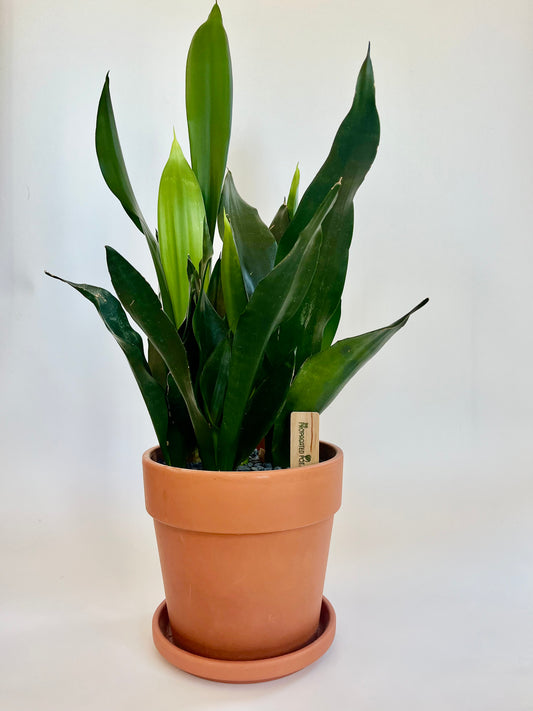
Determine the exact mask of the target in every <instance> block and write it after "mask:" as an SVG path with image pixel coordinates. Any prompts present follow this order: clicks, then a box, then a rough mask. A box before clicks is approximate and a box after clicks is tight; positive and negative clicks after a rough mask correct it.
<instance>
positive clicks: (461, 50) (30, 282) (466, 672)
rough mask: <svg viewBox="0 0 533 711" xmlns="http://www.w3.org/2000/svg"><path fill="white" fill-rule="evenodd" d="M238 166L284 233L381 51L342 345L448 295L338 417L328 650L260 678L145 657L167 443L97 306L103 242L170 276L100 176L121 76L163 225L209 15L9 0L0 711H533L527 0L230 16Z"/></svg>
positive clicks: (416, 321)
mask: <svg viewBox="0 0 533 711" xmlns="http://www.w3.org/2000/svg"><path fill="white" fill-rule="evenodd" d="M221 7H222V12H223V16H224V22H225V26H226V28H227V31H228V35H229V39H230V46H231V51H232V59H233V69H234V123H233V136H232V144H231V147H230V156H229V167H230V168H231V170H232V172H233V174H234V178H235V181H236V184H237V187H238V189H239V190H240V191H241V193H242V194H243V196H244V197H245V198H246V199H247V200H248V201H249V202H251V203H252V204H254V205H256V206H257V207H258V209H259V211H260V214H261V215H262V216H263V218H264V220H265V221H268V220H269V219H270V218H271V217H272V216H273V214H274V213H275V211H276V209H277V207H278V206H279V203H280V202H281V199H282V197H283V195H284V194H286V193H287V191H288V185H289V182H290V179H291V176H292V172H293V170H294V166H295V165H296V163H297V161H299V162H300V168H301V172H302V184H303V185H304V186H306V185H307V184H308V183H309V181H310V180H311V179H312V177H313V176H314V174H315V172H316V171H317V170H318V168H319V167H320V165H321V163H322V161H323V159H324V158H325V156H326V154H327V152H328V150H329V146H330V143H331V140H332V138H333V135H334V133H335V130H336V128H337V126H338V124H339V123H340V121H341V119H342V118H343V116H344V114H345V113H346V111H347V109H348V107H349V105H350V103H351V99H352V94H353V87H354V85H355V77H356V74H357V71H358V69H359V66H360V64H361V62H362V60H363V58H364V56H365V53H366V46H367V42H368V41H369V40H371V42H372V58H373V63H374V70H375V75H376V85H377V100H378V108H379V111H380V115H381V123H382V141H381V145H380V149H379V152H378V157H377V159H376V162H375V164H374V166H373V168H372V170H371V172H370V174H369V176H368V178H367V180H366V181H365V183H364V184H363V186H362V188H361V190H360V192H359V193H358V195H357V197H356V234H355V239H354V243H353V246H352V251H351V261H350V267H349V272H348V281H347V286H346V289H345V297H344V313H343V320H342V325H341V329H340V335H341V336H343V337H344V336H348V335H353V334H355V333H360V332H364V331H366V330H370V329H373V328H377V327H379V326H383V325H386V324H388V323H390V322H392V321H393V320H395V319H396V318H398V317H399V316H400V315H402V314H403V313H405V312H406V311H407V310H408V309H410V308H411V307H412V306H414V305H415V304H416V303H418V301H420V300H421V299H422V298H424V297H425V296H429V297H430V298H431V301H430V303H429V305H428V306H427V307H425V308H424V309H423V310H422V311H421V312H419V313H417V314H416V315H415V316H414V317H413V318H412V320H411V321H410V322H409V324H408V325H407V326H406V328H405V329H403V330H402V331H401V332H400V333H399V334H398V335H396V336H395V337H394V339H393V340H392V341H391V342H390V343H389V344H387V346H385V348H384V350H383V351H382V352H381V353H379V354H378V355H377V356H376V358H375V360H373V361H372V363H371V364H369V365H368V366H367V367H366V368H365V369H364V370H363V371H362V372H361V373H359V374H358V375H357V376H356V378H355V379H354V380H353V381H352V382H351V383H350V384H349V385H348V387H347V388H346V389H345V391H344V392H343V393H342V394H341V396H340V397H339V398H338V400H337V401H336V402H335V403H334V404H333V405H332V406H331V408H330V410H328V411H327V413H326V414H325V415H324V416H323V417H322V438H323V439H327V440H332V441H334V442H336V443H337V444H339V445H340V446H341V447H342V448H343V449H344V451H345V455H346V464H345V489H344V502H343V507H342V509H341V511H340V512H339V513H338V515H337V517H336V523H335V530H334V538H333V541H332V549H331V555H330V565H329V572H328V577H327V580H326V589H325V592H326V594H327V595H328V597H329V598H330V599H331V601H332V602H333V604H334V606H335V608H336V611H337V616H338V632H337V638H336V640H335V642H334V645H333V647H332V648H331V650H330V651H329V652H328V653H327V655H326V656H325V657H324V658H323V659H322V660H320V661H319V662H317V663H316V664H315V665H313V666H312V667H310V668H309V669H307V670H305V671H303V672H301V673H299V674H296V675H294V676H292V677H289V678H286V679H284V680H279V681H275V682H270V683H267V684H262V685H255V686H245V687H235V686H226V685H221V684H216V683H210V682H207V681H203V680H199V679H196V678H194V677H191V676H188V675H186V674H184V673H181V672H179V671H177V670H175V669H174V668H172V667H170V666H169V665H168V664H167V663H166V662H165V661H163V660H162V659H161V658H160V657H159V655H158V654H157V652H156V651H155V649H154V648H153V645H152V642H151V637H150V619H151V614H152V611H153V610H154V609H155V607H156V606H157V604H158V603H159V602H160V600H161V599H162V597H163V592H162V584H161V582H160V573H159V564H158V560H157V553H156V547H155V539H154V536H153V532H152V524H151V520H150V519H149V517H148V515H147V514H146V512H145V511H144V502H143V492H142V478H141V469H140V456H141V453H142V451H143V450H144V449H146V448H147V447H148V446H150V445H152V444H153V443H154V440H155V437H154V435H153V434H152V431H151V427H150V424H149V421H148V416H147V415H146V413H145V411H144V405H143V403H142V400H141V398H140V396H139V394H138V392H137V390H136V385H135V383H134V381H133V379H132V377H131V374H130V372H129V369H128V366H127V363H126V361H125V359H124V357H123V355H122V353H121V352H120V350H119V349H118V348H117V346H116V344H115V343H114V342H113V340H112V339H111V337H110V336H109V334H108V333H107V332H106V331H105V329H104V327H103V325H102V324H101V323H100V321H99V319H98V316H97V314H96V312H95V311H94V309H93V307H92V306H91V305H90V304H89V303H88V302H86V301H84V300H83V299H82V297H81V296H79V295H78V294H76V293H75V292H74V291H72V290H70V289H69V288H68V287H67V286H65V285H62V284H60V283H58V282H54V281H51V280H49V279H48V278H46V277H44V275H43V270H44V269H45V268H46V269H48V270H50V271H52V272H54V273H57V274H60V275H62V276H64V277H66V278H69V279H71V280H74V281H86V282H89V283H93V284H99V285H103V286H108V285H109V280H108V277H107V275H106V272H105V258H104V249H103V248H104V245H105V244H111V245H113V246H114V247H115V248H117V249H118V250H119V251H120V252H122V253H123V254H124V255H125V256H126V257H127V258H128V259H129V260H130V261H132V262H133V263H134V264H136V265H137V266H138V267H139V268H140V269H141V270H142V271H143V272H145V273H147V274H151V263H150V258H149V255H148V252H147V249H146V246H145V244H144V242H143V238H142V237H141V236H140V234H139V233H137V231H136V229H135V228H134V227H133V225H132V224H131V223H130V221H129V219H128V218H127V217H126V215H125V214H124V213H123V211H122V208H121V207H120V205H119V203H118V202H117V201H116V199H115V198H114V197H113V196H112V195H111V193H110V192H109V191H108V189H107V187H106V185H105V184H104V181H103V179H102V177H101V175H100V173H99V168H98V164H97V161H96V156H95V151H94V122H95V115H96V107H97V102H98V98H99V94H100V91H101V88H102V85H103V81H104V78H105V74H106V72H107V71H108V70H110V71H111V74H110V76H111V92H112V97H113V102H114V107H115V114H116V117H117V123H118V127H119V133H120V137H121V141H122V147H123V151H124V155H125V159H126V163H127V166H128V169H129V173H130V178H131V180H132V183H133V185H134V189H135V191H136V194H137V197H138V200H139V203H140V204H141V206H142V209H143V211H144V213H145V216H146V217H147V219H148V221H149V222H150V223H151V224H152V225H154V222H155V214H156V200H157V186H158V182H159V177H160V173H161V170H162V168H163V165H164V163H165V161H166V159H167V155H168V152H169V149H170V143H171V138H172V128H173V127H175V129H176V134H177V136H178V139H179V140H180V142H181V143H182V145H183V146H184V147H186V145H187V133H186V122H185V110H184V66H185V58H186V53H187V49H188V45H189V42H190V39H191V37H192V34H193V32H194V31H195V29H196V28H197V27H198V26H199V24H200V23H201V22H203V21H204V19H205V18H206V17H207V14H208V12H209V10H210V4H209V3H208V2H206V3H203V2H199V1H197V2H194V3H192V2H186V1H185V0H172V2H170V1H167V0H152V1H151V2H149V3H148V2H146V3H132V2H125V0H105V1H104V0H92V1H90V2H84V3H76V2H72V1H71V0H3V2H2V3H1V8H2V10H1V12H2V16H1V25H0V30H1V44H0V52H1V65H0V66H1V77H0V79H1V103H0V112H1V113H0V115H1V133H0V141H1V161H0V171H1V193H0V200H1V203H0V221H1V244H2V255H1V260H0V299H1V304H0V306H1V308H0V318H1V323H0V338H1V350H0V356H1V363H0V366H1V370H0V383H1V405H0V407H1V412H2V426H1V433H0V437H1V452H2V467H1V481H2V491H1V492H0V502H1V507H2V517H1V522H2V544H1V545H2V552H1V555H2V558H1V559H2V566H1V576H2V578H1V581H0V582H1V584H0V598H1V600H2V608H1V616H2V621H1V626H0V629H1V632H0V634H1V645H2V649H1V652H0V658H1V664H2V673H1V677H0V678H1V680H0V706H1V707H2V708H5V709H6V710H9V711H22V710H24V711H30V710H32V711H33V710H34V709H40V710H41V711H48V710H52V709H53V710H54V711H60V710H62V709H69V711H70V710H73V709H74V710H76V711H85V709H87V710H88V709H91V710H92V709H130V710H133V709H146V708H150V709H165V708H173V709H174V708H178V709H195V710H198V711H204V710H207V709H215V708H216V709H218V708H221V709H222V708H224V709H228V710H231V711H233V710H235V709H257V710H260V709H316V710H317V711H320V710H322V709H325V708H328V707H330V706H331V705H332V704H334V705H335V707H336V708H338V709H341V710H344V709H358V710H361V711H375V710H378V709H379V710H381V709H383V710H385V709H387V711H388V710H389V709H394V710H395V711H403V710H404V709H405V710H406V711H417V710H418V709H420V710H422V709H423V710H426V709H432V711H440V710H441V709H443V710H444V709H453V710H454V711H455V710H459V709H460V710H461V711H463V710H464V711H526V710H527V711H531V709H533V623H532V618H533V612H532V603H531V601H532V599H533V568H532V564H533V550H532V549H533V543H532V541H533V516H532V513H533V512H532V508H533V507H532V504H531V501H532V496H533V484H532V469H533V466H532V464H533V457H532V449H533V447H532V435H533V432H532V424H533V416H532V414H533V405H532V397H533V376H532V372H531V364H532V361H533V336H532V306H531V303H532V296H531V291H532V290H531V286H532V277H531V275H532V266H533V239H532V224H533V209H532V198H531V196H532V193H533V180H532V167H531V166H532V162H533V151H532V145H533V144H532V140H531V121H532V108H533V90H532V86H533V85H532V81H531V76H532V72H533V53H532V44H533V39H532V34H531V28H532V26H533V22H532V21H533V10H532V8H533V6H532V5H531V3H530V2H528V0H506V1H505V2H504V1H503V0H486V1H485V2H478V1H477V0H448V1H447V2H441V3H432V2H423V1H422V0H407V2H405V3H398V2H395V1H393V0H389V1H387V0H374V1H373V2H366V3H359V2H354V1H353V0H350V1H348V0H335V1H331V2H317V1H316V0H307V2H300V1H296V0H284V2H281V1H277V2H276V1H273V0H272V1H271V2H267V0H259V1H258V2H245V1H244V0H224V2H223V3H222V5H221Z"/></svg>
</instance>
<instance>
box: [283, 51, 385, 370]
mask: <svg viewBox="0 0 533 711" xmlns="http://www.w3.org/2000/svg"><path fill="white" fill-rule="evenodd" d="M378 143H379V118H378V114H377V110H376V103H375V88H374V74H373V71H372V63H371V61H370V54H368V55H367V57H366V59H365V61H364V63H363V65H362V67H361V70H360V72H359V76H358V79H357V86H356V92H355V97H354V101H353V104H352V107H351V109H350V111H349V113H348V115H347V116H346V118H345V119H344V121H343V122H342V124H341V126H340V128H339V130H338V132H337V135H336V136H335V140H334V142H333V146H332V148H331V151H330V154H329V155H328V157H327V159H326V161H325V163H324V165H323V166H322V168H321V169H320V171H319V172H318V174H317V176H316V177H315V179H314V180H313V181H312V183H311V185H310V186H309V187H308V188H307V190H306V192H305V194H304V196H303V197H302V200H301V202H300V205H299V206H298V209H297V210H296V213H295V215H294V219H293V220H292V221H291V223H290V225H289V227H288V228H287V230H286V232H285V234H284V235H283V238H282V240H281V241H280V244H279V247H278V254H277V256H276V260H277V261H279V260H280V259H282V258H283V256H284V255H285V254H287V253H288V251H289V250H290V248H291V246H292V245H293V244H294V242H295V240H296V239H297V237H298V235H299V234H300V232H301V230H302V227H303V226H305V225H306V224H307V223H308V222H309V220H310V219H311V217H312V215H313V214H314V212H315V210H316V207H317V205H319V204H320V202H321V200H322V199H323V196H324V195H325V194H326V192H327V190H328V189H329V186H331V185H332V184H333V183H334V182H335V181H336V180H338V179H339V178H341V179H342V187H341V190H340V192H339V197H338V200H337V202H336V203H335V207H334V208H333V209H332V210H331V213H330V214H329V215H328V217H327V218H326V219H325V220H324V224H323V226H322V231H323V248H322V250H321V253H320V261H319V264H318V266H317V269H316V272H315V276H314V279H313V283H312V284H311V287H310V289H309V291H308V292H307V295H306V298H305V300H304V302H303V303H302V306H301V309H300V312H299V313H298V314H297V315H296V317H295V318H294V319H293V320H292V322H291V323H290V324H286V325H285V326H284V327H283V329H282V337H281V341H282V342H283V343H284V344H285V349H286V352H291V351H292V350H293V349H294V348H295V347H296V346H297V347H298V362H297V367H298V365H299V364H301V363H302V362H303V361H304V360H305V359H306V358H307V357H308V356H309V355H312V354H313V353H316V352H317V351H319V350H320V348H321V346H322V340H323V336H324V329H325V328H326V325H327V323H328V322H329V321H330V319H331V318H332V316H333V314H334V311H335V309H336V308H337V305H338V303H339V300H340V298H341V295H342V291H343V288H344V282H345V279H346V268H347V264H348V253H349V248H350V243H351V240H352V234H353V198H354V195H355V192H356V191H357V189H358V188H359V186H360V185H361V183H362V182H363V180H364V177H365V175H366V173H367V172H368V170H369V168H370V166H371V165H372V162H373V160H374V157H375V155H376V151H377V147H378Z"/></svg>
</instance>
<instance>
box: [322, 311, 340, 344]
mask: <svg viewBox="0 0 533 711" xmlns="http://www.w3.org/2000/svg"><path fill="white" fill-rule="evenodd" d="M341 309H342V305H341V302H340V301H339V304H338V306H337V308H336V309H335V311H334V312H333V316H332V317H331V318H330V320H329V321H328V322H327V324H326V327H325V329H324V335H323V337H322V345H321V348H320V350H322V351H323V350H325V349H326V348H329V347H330V346H331V344H332V343H333V339H334V338H335V334H336V333H337V328H338V327H339V322H340V320H341Z"/></svg>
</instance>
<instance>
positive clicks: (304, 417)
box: [291, 412, 319, 467]
mask: <svg viewBox="0 0 533 711" xmlns="http://www.w3.org/2000/svg"><path fill="white" fill-rule="evenodd" d="M318 450H319V436H318V412H291V467H306V466H308V465H309V464H318V462H319V451H318Z"/></svg>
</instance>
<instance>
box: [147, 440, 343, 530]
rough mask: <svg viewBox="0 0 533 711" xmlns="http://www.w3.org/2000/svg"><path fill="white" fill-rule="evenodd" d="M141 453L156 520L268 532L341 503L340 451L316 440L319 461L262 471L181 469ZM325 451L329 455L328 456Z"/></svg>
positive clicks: (317, 517)
mask: <svg viewBox="0 0 533 711" xmlns="http://www.w3.org/2000/svg"><path fill="white" fill-rule="evenodd" d="M158 449H159V447H151V448H150V449H148V450H147V451H146V452H145V453H144V454H143V458H142V462H143V475H144V489H145V500H146V509H147V511H148V513H149V514H150V515H151V516H152V517H153V518H154V519H155V520H157V521H159V522H161V523H165V524H167V525H170V526H173V527H176V528H181V529H184V530H190V531H198V532H204V533H226V534H238V533H249V534H253V533H267V532H273V531H284V530H289V529H293V528H301V527H303V526H308V525H311V524H314V523H318V522H319V521H323V520H325V519H327V518H330V517H331V516H333V514H334V513H335V512H336V511H338V509H339V507H340V504H341V495H342V464H343V453H342V450H341V449H340V448H339V447H337V446H336V445H333V444H330V443H328V442H321V443H320V450H321V454H322V456H324V455H325V456H326V457H327V458H324V459H323V460H322V461H320V462H319V463H318V464H310V465H307V466H305V467H297V468H295V467H288V468H286V469H274V470H266V471H251V472H250V471H245V472H241V471H230V472H228V471H210V470H206V469H184V468H181V467H172V466H169V465H167V464H162V463H160V462H157V461H156V460H155V459H154V455H155V453H156V452H157V451H158ZM328 455H329V456H328Z"/></svg>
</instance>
